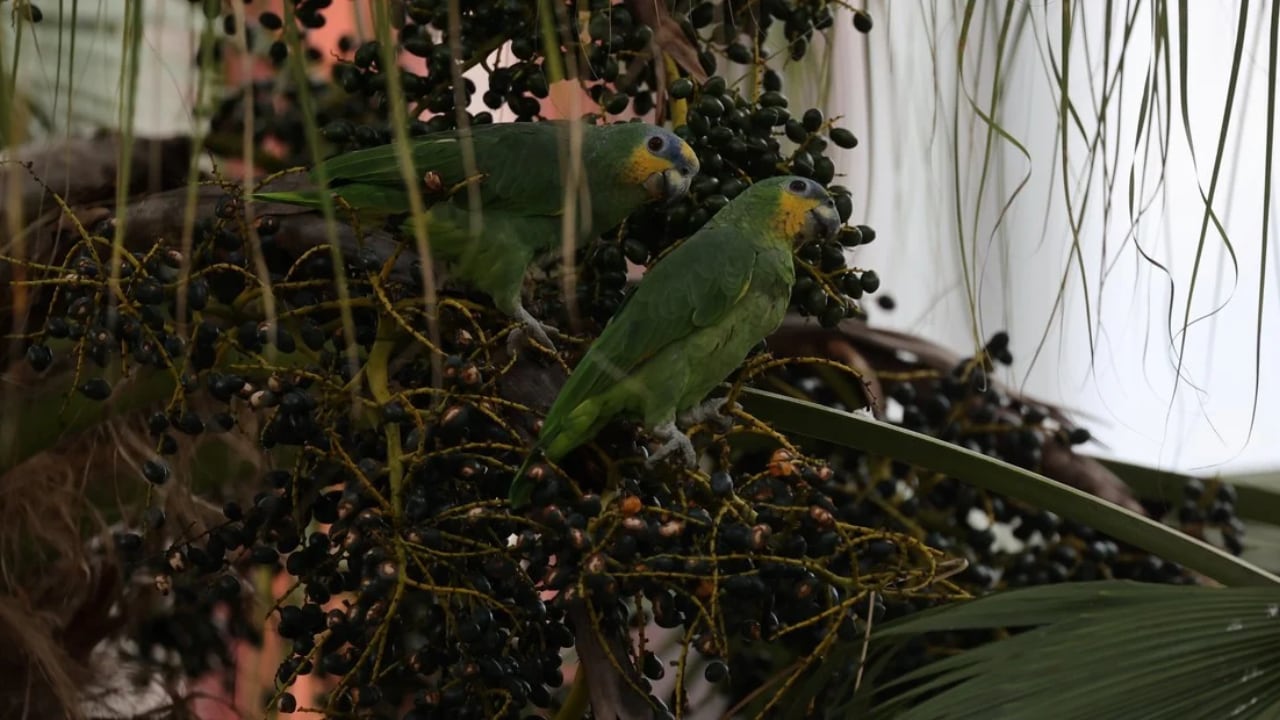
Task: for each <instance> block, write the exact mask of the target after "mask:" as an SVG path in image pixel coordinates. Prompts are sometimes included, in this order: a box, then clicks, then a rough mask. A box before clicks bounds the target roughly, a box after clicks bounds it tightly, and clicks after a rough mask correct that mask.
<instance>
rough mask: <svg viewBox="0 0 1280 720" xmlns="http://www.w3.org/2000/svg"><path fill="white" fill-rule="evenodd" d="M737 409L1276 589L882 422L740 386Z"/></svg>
mask: <svg viewBox="0 0 1280 720" xmlns="http://www.w3.org/2000/svg"><path fill="white" fill-rule="evenodd" d="M741 401H742V404H743V405H744V406H745V407H746V409H747V410H748V411H749V412H751V413H754V414H755V415H756V416H757V417H759V418H760V419H762V420H765V421H766V422H768V423H769V424H770V425H772V426H773V427H775V428H777V429H778V430H781V431H783V432H787V433H794V434H796V435H803V436H806V437H811V438H815V439H818V440H824V441H826V442H831V443H835V444H838V445H842V446H844V447H850V448H855V449H858V450H862V451H865V452H870V453H875V454H878V455H885V456H889V457H893V458H897V459H899V460H903V461H906V462H909V463H912V464H913V465H918V466H920V467H925V468H929V469H930V470H936V471H938V472H942V473H946V474H947V475H950V476H951V477H954V478H956V479H957V480H960V481H962V482H966V483H969V484H971V485H974V486H976V487H980V488H983V489H985V490H989V491H991V492H996V493H1000V494H1002V495H1005V496H1008V497H1011V498H1014V499H1017V500H1022V501H1023V502H1027V503H1030V504H1032V505H1034V506H1036V507H1039V508H1043V509H1046V510H1051V511H1053V512H1055V513H1057V514H1059V515H1061V516H1062V517H1065V518H1069V519H1071V520H1075V521H1076V522H1080V523H1084V524H1086V525H1089V526H1091V527H1093V528H1094V529H1096V530H1098V531H1100V532H1104V533H1106V534H1108V535H1110V536H1111V537H1114V538H1115V539H1117V540H1120V541H1122V542H1126V543H1129V544H1130V545H1133V546H1135V547H1139V548H1142V549H1143V550H1145V551H1147V552H1149V553H1152V554H1154V555H1158V556H1160V557H1162V558H1165V559H1166V560H1171V561H1173V562H1178V563H1181V564H1183V565H1185V566H1186V567H1188V568H1190V569H1192V570H1195V571H1196V572H1199V573H1202V574H1204V575H1206V576H1208V577H1211V578H1213V579H1215V580H1217V581H1219V582H1222V583H1224V584H1227V585H1270V586H1272V587H1275V586H1276V585H1280V578H1277V577H1276V576H1275V575H1272V574H1271V573H1268V572H1267V571H1265V570H1263V569H1261V568H1258V567H1256V566H1254V565H1251V564H1249V563H1247V562H1244V561H1242V560H1240V559H1238V558H1235V557H1232V556H1231V555H1228V554H1227V553H1225V552H1223V551H1221V550H1219V549H1218V548H1215V547H1213V546H1212V545H1208V544H1206V543H1203V542H1201V541H1199V540H1196V539H1195V538H1192V537H1190V536H1188V535H1185V534H1183V533H1181V532H1178V531H1177V530H1174V529H1173V528H1171V527H1168V526H1166V525H1162V524H1160V523H1158V522H1155V521H1153V520H1150V519H1148V518H1145V517H1143V516H1141V515H1138V514H1136V513H1133V512H1130V511H1129V510H1126V509H1124V508H1122V507H1120V506H1118V505H1114V504H1112V503H1109V502H1107V501H1105V500H1101V499H1099V498H1097V497H1094V496H1093V495H1090V494H1089V493H1086V492H1082V491H1080V490H1077V489H1075V488H1073V487H1069V486H1067V485H1064V484H1062V483H1060V482H1056V481H1054V480H1050V479H1049V478H1047V477H1044V476H1043V475H1038V474H1036V473H1033V472H1031V471H1029V470H1024V469H1022V468H1020V467H1017V466H1015V465H1010V464H1009V463H1006V462H1003V461H1001V460H996V459H994V458H991V457H988V456H986V455H981V454H979V453H975V452H972V451H969V450H966V449H964V448H961V447H959V446H956V445H952V444H950V443H947V442H944V441H942V440H938V439H937V438H932V437H929V436H928V435H922V434H920V433H917V432H912V431H911V430H906V429H903V428H900V427H897V426H894V425H890V424H888V423H884V422H880V421H878V420H872V419H870V418H865V417H859V416H857V415H853V414H851V413H847V412H842V411H839V410H832V409H831V408H827V407H823V406H821V405H818V404H816V403H811V402H808V401H804V400H796V399H793V398H788V397H784V396H782V395H778V394H776V393H771V392H765V391H761V390H753V389H750V388H746V389H744V390H743V392H742V397H741Z"/></svg>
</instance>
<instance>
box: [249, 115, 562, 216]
mask: <svg viewBox="0 0 1280 720" xmlns="http://www.w3.org/2000/svg"><path fill="white" fill-rule="evenodd" d="M543 126H546V127H543ZM559 132H560V130H559V127H558V126H557V125H555V124H554V123H502V124H496V125H478V126H475V127H473V128H471V129H470V130H469V131H467V132H462V131H458V130H450V131H446V132H438V133H432V134H430V135H427V136H424V137H421V138H415V139H413V140H411V141H410V142H409V156H410V158H411V160H412V162H413V175H414V176H415V178H416V179H417V180H419V181H421V180H424V178H425V176H426V174H427V173H429V172H430V173H435V174H436V175H437V176H438V177H439V178H440V181H441V182H442V183H443V185H444V187H445V188H446V189H449V188H454V187H456V186H458V185H461V184H462V183H465V182H468V181H471V182H474V183H476V187H478V188H479V190H480V202H481V204H482V206H483V207H484V210H485V212H507V213H511V214H513V215H522V216H534V215H558V214H560V208H561V205H562V203H563V198H562V197H561V192H562V191H561V190H560V187H561V182H560V177H559V173H560V158H559V149H560V148H559V137H558V133H559ZM468 144H469V145H470V147H471V153H472V158H473V159H474V162H475V165H474V167H468V162H467V161H468V157H467V152H466V150H465V148H466V146H467V145H468ZM469 171H470V172H469ZM477 175H478V176H479V177H476V176H477ZM322 177H323V178H325V179H327V180H328V187H329V188H331V189H332V190H333V191H334V192H335V193H337V194H338V195H340V196H341V197H342V198H343V199H344V200H345V201H346V202H347V203H349V204H350V205H351V206H352V207H355V208H357V209H359V210H360V211H362V212H369V213H381V214H386V215H394V214H399V213H405V212H408V211H409V194H408V192H406V190H405V187H404V179H403V177H402V174H401V170H400V148H399V147H398V146H397V145H395V144H394V143H393V144H388V145H379V146H377V147H372V148H365V149H363V150H355V151H353V152H349V153H343V154H341V155H337V156H335V157H332V158H329V159H328V160H325V161H324V162H323V163H321V165H320V166H318V167H317V168H315V169H313V170H312V171H311V179H312V180H313V181H314V182H316V183H319V182H320V180H321V178H322ZM255 197H256V198H257V199H259V200H267V201H275V202H287V203H293V204H305V205H307V206H309V207H316V206H318V205H319V204H320V202H321V195H320V193H319V192H318V191H304V192H295V193H259V194H257V195H256V196H255ZM453 201H454V202H455V203H457V204H463V205H465V204H466V203H468V202H469V194H468V192H467V190H466V189H462V190H460V191H459V192H458V193H457V194H456V195H455V196H454V199H453Z"/></svg>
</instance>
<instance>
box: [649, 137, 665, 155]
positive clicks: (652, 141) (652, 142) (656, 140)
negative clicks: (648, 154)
mask: <svg viewBox="0 0 1280 720" xmlns="http://www.w3.org/2000/svg"><path fill="white" fill-rule="evenodd" d="M666 144H667V143H666V141H664V140H663V139H662V137H661V136H659V135H654V136H653V137H651V138H649V149H650V150H652V151H653V152H658V151H659V150H661V149H662V148H663V146H664V145H666Z"/></svg>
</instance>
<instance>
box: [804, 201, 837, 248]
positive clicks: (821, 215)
mask: <svg viewBox="0 0 1280 720" xmlns="http://www.w3.org/2000/svg"><path fill="white" fill-rule="evenodd" d="M804 224H805V227H804V232H803V233H802V234H803V235H804V237H805V239H806V240H830V239H831V238H833V237H835V235H836V233H838V232H840V212H839V211H837V210H836V204H835V202H833V201H831V200H828V201H826V202H825V203H823V204H821V205H818V206H817V207H815V208H814V209H812V210H810V211H809V213H808V215H807V216H806V217H805V223H804Z"/></svg>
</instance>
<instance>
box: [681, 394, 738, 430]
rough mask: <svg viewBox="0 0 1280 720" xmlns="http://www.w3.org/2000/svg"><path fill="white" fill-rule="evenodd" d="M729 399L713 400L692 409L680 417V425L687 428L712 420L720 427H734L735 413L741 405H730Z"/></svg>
mask: <svg viewBox="0 0 1280 720" xmlns="http://www.w3.org/2000/svg"><path fill="white" fill-rule="evenodd" d="M728 401H729V398H712V399H710V400H707V401H705V402H703V403H702V404H701V405H698V406H696V407H692V408H690V409H688V410H686V411H684V413H682V414H681V415H680V424H681V425H683V426H685V427H691V426H693V425H698V424H700V423H704V422H707V421H708V420H710V421H711V422H714V423H715V424H717V425H719V426H720V427H725V428H729V427H733V415H732V413H733V411H734V410H737V409H738V408H739V407H741V406H740V405H738V404H737V403H733V404H732V405H731V406H728V407H726V405H728Z"/></svg>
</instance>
